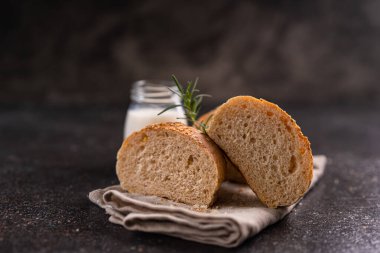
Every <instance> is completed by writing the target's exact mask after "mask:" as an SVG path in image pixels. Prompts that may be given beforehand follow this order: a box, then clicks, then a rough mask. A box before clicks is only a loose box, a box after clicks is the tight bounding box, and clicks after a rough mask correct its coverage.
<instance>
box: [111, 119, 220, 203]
mask: <svg viewBox="0 0 380 253" xmlns="http://www.w3.org/2000/svg"><path fill="white" fill-rule="evenodd" d="M224 170H225V159H224V157H223V153H222V151H221V150H220V149H219V148H218V147H217V145H216V144H215V143H214V142H213V141H212V140H211V139H210V138H209V137H208V136H207V135H205V134H202V133H201V132H199V131H198V130H196V129H195V128H193V127H188V126H185V125H184V124H182V123H162V124H155V125H150V126H148V127H146V128H144V129H142V130H141V131H139V132H135V133H133V134H131V135H130V136H129V137H128V138H127V139H126V140H125V141H124V143H123V145H122V147H121V148H120V150H119V152H118V154H117V164H116V173H117V176H118V178H119V181H120V185H121V187H122V188H123V189H125V190H128V191H129V192H132V193H140V194H145V195H155V196H160V197H165V198H168V199H171V200H174V201H178V202H183V203H186V204H190V205H199V206H210V205H211V204H212V203H213V201H214V199H215V194H216V191H217V190H218V189H219V187H220V185H221V183H222V181H223V180H224Z"/></svg>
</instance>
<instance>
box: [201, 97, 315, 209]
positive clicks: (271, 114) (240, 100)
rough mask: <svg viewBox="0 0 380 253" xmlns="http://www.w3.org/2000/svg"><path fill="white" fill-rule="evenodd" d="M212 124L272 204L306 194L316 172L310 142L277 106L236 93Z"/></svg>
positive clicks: (223, 144) (214, 136)
mask: <svg viewBox="0 0 380 253" xmlns="http://www.w3.org/2000/svg"><path fill="white" fill-rule="evenodd" d="M208 126H209V128H208V131H207V133H208V135H209V136H210V137H211V138H212V139H213V140H214V141H215V142H216V143H217V144H218V145H219V147H220V148H222V149H223V150H224V151H225V153H226V154H227V156H228V157H229V158H230V159H231V161H232V162H233V163H234V164H235V165H236V166H237V167H238V168H239V170H240V172H241V173H242V175H243V176H244V178H245V179H246V181H247V183H248V184H249V186H250V187H251V188H252V190H253V191H254V192H255V193H256V195H257V196H258V198H259V199H260V200H261V201H262V202H263V203H264V204H266V205H267V206H268V207H272V208H275V207H278V206H288V205H291V204H294V203H295V202H297V200H299V199H300V198H301V197H302V196H303V195H304V194H305V192H306V191H307V189H308V187H309V185H310V183H311V179H312V177H313V174H312V173H313V157H312V153H311V148H310V143H309V141H308V139H307V137H305V136H304V135H303V134H302V132H301V129H300V127H299V126H298V125H297V124H296V122H295V121H294V120H293V119H292V118H291V117H290V116H289V115H288V114H287V113H286V112H285V111H283V110H281V109H280V108H279V107H278V106H277V105H275V104H273V103H270V102H268V101H265V100H263V99H256V98H254V97H250V96H238V97H234V98H231V99H229V100H228V101H227V102H226V103H224V104H223V105H221V106H219V107H218V108H217V109H216V111H215V112H213V117H212V118H211V120H210V122H209V124H208Z"/></svg>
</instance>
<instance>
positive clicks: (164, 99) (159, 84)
mask: <svg viewBox="0 0 380 253" xmlns="http://www.w3.org/2000/svg"><path fill="white" fill-rule="evenodd" d="M168 87H169V88H171V89H172V90H174V91H176V90H177V87H176V86H175V85H174V83H172V82H169V81H167V82H165V81H147V80H141V81H137V82H135V83H134V84H133V86H132V90H131V103H130V105H129V107H128V111H127V115H126V119H125V124H124V139H125V138H127V137H128V136H129V135H130V134H131V133H133V132H135V131H139V130H140V129H142V128H144V127H145V126H147V125H150V124H154V123H161V122H182V123H184V124H187V121H186V119H184V118H185V114H184V110H183V108H182V107H180V106H179V107H176V108H173V109H171V110H168V111H166V112H164V113H163V114H161V115H158V114H159V113H160V112H161V111H163V110H164V109H165V108H167V107H168V106H170V105H173V104H180V103H181V101H180V98H179V97H178V96H177V95H176V94H174V93H173V92H172V91H170V90H169V89H168Z"/></svg>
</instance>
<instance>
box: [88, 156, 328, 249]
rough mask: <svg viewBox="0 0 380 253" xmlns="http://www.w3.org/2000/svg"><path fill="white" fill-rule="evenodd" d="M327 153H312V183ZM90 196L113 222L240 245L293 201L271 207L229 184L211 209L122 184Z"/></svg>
mask: <svg viewBox="0 0 380 253" xmlns="http://www.w3.org/2000/svg"><path fill="white" fill-rule="evenodd" d="M325 164H326V157H325V156H315V157H314V171H313V172H314V177H313V180H312V183H311V186H310V188H311V187H313V186H314V185H315V183H316V182H317V181H318V180H319V179H320V178H321V176H322V175H323V172H324V169H325ZM89 198H90V200H91V201H92V202H93V203H95V204H97V205H99V206H100V207H102V208H104V209H105V210H106V212H107V213H108V214H109V215H111V217H110V218H109V220H110V222H112V223H115V224H120V225H122V226H124V227H125V228H126V229H128V230H136V231H144V232H154V233H161V234H166V235H170V236H174V237H179V238H183V239H186V240H191V241H196V242H201V243H207V244H214V245H219V246H223V247H236V246H238V245H240V244H241V243H242V242H244V241H245V240H246V239H247V238H249V237H251V236H253V235H255V234H257V233H259V232H260V231H261V230H263V229H264V228H265V227H267V226H269V225H271V224H273V223H275V222H277V221H279V220H280V219H282V218H283V217H284V216H285V215H287V214H288V213H289V212H290V211H291V210H292V209H293V208H294V207H295V205H296V204H295V205H292V206H289V207H281V208H277V209H271V208H267V207H265V206H264V205H263V204H261V203H260V201H259V200H258V199H257V197H256V195H255V194H254V193H253V192H252V190H251V189H250V188H249V187H248V186H246V185H241V184H234V183H229V182H225V183H223V184H222V187H221V189H220V190H219V192H218V199H217V201H216V203H215V204H214V205H213V206H212V208H210V209H207V210H202V207H195V206H188V205H185V204H180V203H175V202H172V201H169V200H166V199H163V198H159V197H155V196H142V195H137V194H130V193H128V192H125V191H123V190H122V189H121V188H120V187H119V186H111V187H108V188H105V189H99V190H95V191H92V192H91V193H90V195H89Z"/></svg>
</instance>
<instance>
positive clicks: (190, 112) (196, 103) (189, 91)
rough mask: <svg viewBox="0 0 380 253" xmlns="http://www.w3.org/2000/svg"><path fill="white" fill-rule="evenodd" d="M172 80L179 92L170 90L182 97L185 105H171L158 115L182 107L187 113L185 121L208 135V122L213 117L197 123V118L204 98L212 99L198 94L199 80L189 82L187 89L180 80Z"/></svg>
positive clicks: (173, 77) (174, 78)
mask: <svg viewBox="0 0 380 253" xmlns="http://www.w3.org/2000/svg"><path fill="white" fill-rule="evenodd" d="M172 79H173V81H174V83H175V85H176V86H177V89H178V91H176V90H173V89H170V88H169V90H170V91H171V92H173V93H174V94H176V95H177V96H179V97H180V99H181V101H182V103H183V104H174V105H170V106H168V107H167V108H165V109H164V110H163V111H161V112H160V113H159V114H158V115H161V114H163V113H164V112H166V111H168V110H170V109H173V108H176V107H179V106H182V107H183V109H184V111H185V117H186V118H184V119H186V120H188V121H189V122H191V124H192V125H193V126H194V127H196V128H197V129H199V130H201V131H202V132H203V133H206V129H207V122H208V121H209V120H210V118H211V116H212V115H211V116H210V117H208V118H207V120H206V121H205V122H200V123H198V122H197V116H198V114H199V110H200V109H201V103H202V100H203V98H204V97H211V96H210V95H208V94H197V93H198V92H199V90H198V89H197V88H196V87H197V83H198V78H196V79H195V81H194V82H192V81H188V82H187V85H186V88H184V87H182V85H181V83H180V82H179V81H178V79H177V78H176V77H175V76H174V75H172Z"/></svg>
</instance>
